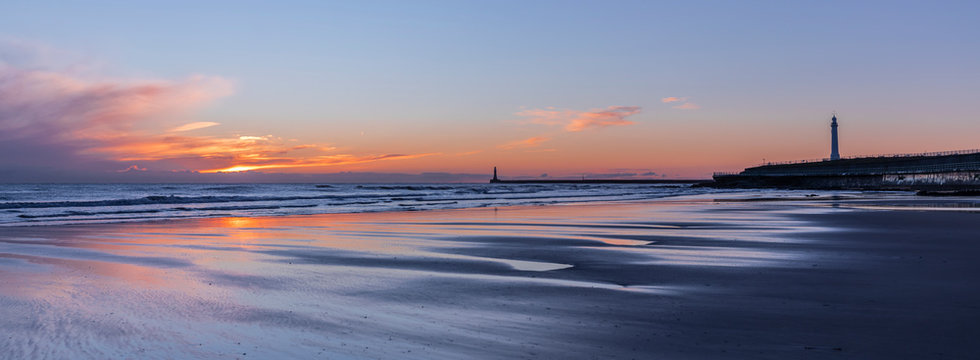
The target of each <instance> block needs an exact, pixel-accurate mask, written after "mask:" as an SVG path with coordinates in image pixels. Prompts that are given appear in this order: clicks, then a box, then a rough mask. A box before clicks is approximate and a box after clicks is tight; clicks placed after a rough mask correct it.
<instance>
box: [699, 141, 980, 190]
mask: <svg viewBox="0 0 980 360" xmlns="http://www.w3.org/2000/svg"><path fill="white" fill-rule="evenodd" d="M714 180H715V184H713V185H714V186H716V187H731V188H806V189H859V190H931V191H932V190H940V191H941V190H976V189H980V150H966V151H954V152H943V153H923V154H902V155H888V156H870V157H853V158H845V159H840V160H823V161H797V162H788V163H777V164H765V165H762V166H756V167H750V168H746V169H745V170H743V171H741V172H738V173H715V174H714Z"/></svg>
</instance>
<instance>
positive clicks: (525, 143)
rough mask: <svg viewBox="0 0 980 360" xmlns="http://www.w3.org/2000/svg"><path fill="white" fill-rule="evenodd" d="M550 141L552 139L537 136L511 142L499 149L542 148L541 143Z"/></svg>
mask: <svg viewBox="0 0 980 360" xmlns="http://www.w3.org/2000/svg"><path fill="white" fill-rule="evenodd" d="M548 140H550V138H547V137H544V136H535V137H530V138H527V139H524V140H517V141H511V142H509V143H506V144H503V145H500V146H497V147H498V148H500V149H516V148H530V147H536V146H541V143H543V142H545V141H548Z"/></svg>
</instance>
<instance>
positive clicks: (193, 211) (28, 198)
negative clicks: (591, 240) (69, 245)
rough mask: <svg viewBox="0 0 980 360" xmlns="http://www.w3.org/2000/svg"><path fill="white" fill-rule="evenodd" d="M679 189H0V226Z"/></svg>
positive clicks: (688, 190)
mask: <svg viewBox="0 0 980 360" xmlns="http://www.w3.org/2000/svg"><path fill="white" fill-rule="evenodd" d="M715 191H719V190H714V189H709V188H701V187H691V186H690V185H678V184H652V185H651V184H0V226H31V225H61V224H77V223H105V222H126V221H145V220H167V219H178V218H201V217H225V216H233V217H250V216H277V215H305V214H327V213H362V212H382V211H420V210H436V209H461V208H480V207H502V206H515V205H550V204H568V203H583V202H600V201H603V202H605V201H630V200H648V199H657V198H663V197H668V196H678V195H694V194H703V193H708V192H715Z"/></svg>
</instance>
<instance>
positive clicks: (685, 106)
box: [673, 102, 701, 110]
mask: <svg viewBox="0 0 980 360" xmlns="http://www.w3.org/2000/svg"><path fill="white" fill-rule="evenodd" d="M673 108H674V109H681V110H697V109H700V108H701V107H700V106H698V104H695V103H692V102H686V103H683V104H680V105H677V106H673Z"/></svg>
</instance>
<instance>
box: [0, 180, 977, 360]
mask: <svg viewBox="0 0 980 360" xmlns="http://www.w3.org/2000/svg"><path fill="white" fill-rule="evenodd" d="M767 194H768V193H758V192H753V191H744V192H738V193H726V194H699V195H691V196H678V197H667V198H663V199H655V200H643V201H621V202H595V203H583V204H553V205H543V206H534V205H530V206H504V207H483V208H468V209H439V210H428V211H391V212H373V213H349V214H313V215H286V216H254V217H209V218H198V219H178V220H165V221H141V222H128V223H92V224H74V225H71V224H69V225H51V226H11V227H5V228H2V229H0V230H2V232H0V279H3V281H2V284H0V327H2V328H3V329H4V332H3V336H2V337H0V354H3V358H11V359H31V358H45V359H60V358H91V359H106V358H113V359H116V358H119V359H123V358H161V359H164V358H223V359H247V358H257V359H267V358H300V359H317V358H324V359H337V358H340V359H344V358H419V359H458V358H508V359H511V358H541V359H551V358H576V359H591V358H598V359H651V358H663V359H712V358H717V359H728V358H751V359H787V358H806V359H823V358H829V359H839V358H853V359H869V358H882V359H884V358H918V359H922V358H935V359H944V358H950V359H955V358H968V357H972V356H975V346H974V341H975V338H976V336H977V335H978V334H980V308H978V304H980V288H977V287H976V283H977V281H978V280H980V262H977V261H976V259H977V258H978V256H980V242H978V241H977V240H978V237H977V234H978V230H980V207H978V206H980V205H978V203H980V201H978V200H977V199H976V198H957V197H950V198H942V199H935V198H921V197H920V198H917V197H915V196H912V195H910V194H897V193H889V194H876V193H871V194H862V193H845V194H844V195H841V194H840V193H834V192H819V193H815V194H813V196H807V195H810V194H809V193H805V192H787V193H786V194H782V195H781V196H780V197H771V196H769V195H767Z"/></svg>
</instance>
